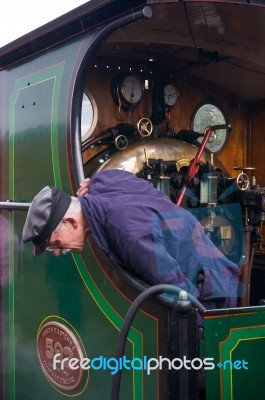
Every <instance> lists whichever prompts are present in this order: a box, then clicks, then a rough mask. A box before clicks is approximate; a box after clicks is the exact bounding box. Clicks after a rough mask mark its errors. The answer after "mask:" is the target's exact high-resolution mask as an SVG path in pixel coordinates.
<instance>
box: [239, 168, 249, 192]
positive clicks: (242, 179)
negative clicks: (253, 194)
mask: <svg viewBox="0 0 265 400" xmlns="http://www.w3.org/2000/svg"><path fill="white" fill-rule="evenodd" d="M236 184H237V187H238V189H239V190H247V188H248V187H249V177H248V176H247V174H245V172H241V173H240V174H239V175H238V177H237V178H236Z"/></svg>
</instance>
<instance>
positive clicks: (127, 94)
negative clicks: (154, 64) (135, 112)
mask: <svg viewBox="0 0 265 400" xmlns="http://www.w3.org/2000/svg"><path fill="white" fill-rule="evenodd" d="M121 93H122V96H123V97H124V99H125V100H126V101H127V102H128V103H130V104H136V103H138V102H139V101H140V100H141V98H142V96H143V85H142V83H141V81H140V79H138V78H137V77H136V76H133V75H129V76H127V77H126V78H124V79H123V81H122V84H121Z"/></svg>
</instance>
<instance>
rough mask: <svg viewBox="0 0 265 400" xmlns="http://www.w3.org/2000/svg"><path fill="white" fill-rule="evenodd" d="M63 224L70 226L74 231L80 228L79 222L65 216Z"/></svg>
mask: <svg viewBox="0 0 265 400" xmlns="http://www.w3.org/2000/svg"><path fill="white" fill-rule="evenodd" d="M63 223H64V224H70V225H71V226H72V227H73V228H74V229H77V228H78V222H77V220H76V218H73V217H69V216H65V217H63Z"/></svg>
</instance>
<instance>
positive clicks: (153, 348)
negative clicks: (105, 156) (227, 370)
mask: <svg viewBox="0 0 265 400" xmlns="http://www.w3.org/2000/svg"><path fill="white" fill-rule="evenodd" d="M83 39H84V38H82V37H80V38H78V39H73V40H72V41H69V42H67V44H63V45H61V46H58V47H56V48H53V49H50V50H47V51H46V52H44V53H43V54H41V55H39V56H38V57H33V58H32V59H29V60H26V61H25V62H24V63H21V64H20V65H16V66H14V67H12V68H10V69H9V70H7V71H5V72H4V85H3V97H4V103H5V107H6V113H5V116H4V118H3V154H4V161H3V165H4V169H5V178H4V182H3V196H4V199H10V200H12V201H18V202H21V201H22V202H23V201H25V202H28V201H31V200H32V197H33V196H34V195H35V194H36V192H37V191H39V190H40V188H41V187H43V186H45V185H47V184H48V185H56V186H58V187H62V188H64V189H65V190H67V191H68V192H69V193H71V186H72V185H71V178H70V174H69V170H70V169H71V165H69V160H68V158H67V133H69V129H70V127H69V126H68V121H69V118H68V115H67V110H68V102H69V101H70V100H69V93H72V92H73V88H72V86H71V85H73V82H74V79H73V76H74V74H76V73H77V69H76V63H77V59H78V57H80V52H81V49H82V46H83ZM1 215H4V216H5V220H6V221H7V226H8V230H9V236H8V237H9V240H8V241H7V243H6V246H7V247H6V258H5V262H4V265H3V276H5V277H6V282H5V285H4V290H3V310H4V315H5V316H4V328H3V334H4V337H3V341H4V357H3V364H4V400H25V399H27V400H31V399H32V400H33V399H34V400H35V399H38V400H44V399H47V398H50V399H53V400H56V399H61V398H62V396H63V397H67V396H68V397H69V396H70V397H71V396H72V397H73V396H78V398H80V399H87V398H100V399H102V400H104V399H109V396H110V389H111V383H112V375H111V373H110V371H108V370H100V371H90V372H89V374H88V379H87V378H86V379H85V383H83V386H82V385H81V387H80V388H77V389H76V390H75V391H74V392H72V393H66V392H65V391H64V390H60V389H58V388H56V387H55V386H54V385H52V384H51V383H50V382H49V381H48V380H47V378H46V377H45V375H44V374H43V372H42V370H41V367H40V363H39V360H38V354H37V353H38V352H37V335H38V331H39V329H40V327H41V326H42V324H43V323H44V322H45V321H50V320H54V321H58V322H60V321H64V323H65V325H67V326H70V327H72V329H73V330H74V332H76V334H77V335H78V338H80V342H81V343H82V346H83V348H84V352H85V354H87V355H88V356H89V358H92V357H98V356H100V355H103V356H104V357H107V358H109V357H113V356H114V355H115V349H116V344H117V339H118V334H119V331H120V329H121V325H122V322H123V318H124V316H125V314H126V312H127V310H128V308H129V306H130V301H129V300H128V299H127V298H126V295H124V294H122V293H120V292H119V291H118V290H117V289H116V287H115V286H114V285H113V283H112V282H111V281H110V280H109V278H108V277H107V276H106V274H105V273H104V270H103V269H102V268H100V266H99V264H98V260H97V259H96V257H95V255H94V254H93V252H92V250H91V248H90V246H89V245H88V244H87V246H86V248H85V251H84V252H83V254H82V256H80V255H76V256H71V255H67V256H65V257H60V258H58V259H55V258H54V257H53V256H51V255H50V254H45V255H43V256H42V257H40V258H34V257H33V256H32V253H31V245H30V244H25V245H23V243H22V242H21V237H22V229H23V224H24V219H25V213H24V212H21V211H20V212H14V213H9V212H5V211H4V212H2V214H1ZM6 236H7V235H6ZM157 340H158V320H157V318H156V317H155V316H152V315H148V314H146V313H143V312H140V313H139V314H138V315H137V317H136V318H135V321H134V323H133V327H132V329H131V330H130V333H129V338H128V344H127V347H126V355H127V357H128V358H129V359H132V358H135V357H138V358H143V356H144V355H146V356H147V357H154V356H157ZM157 379H158V375H157V373H153V374H151V375H150V376H146V374H144V373H143V372H142V371H140V370H135V371H134V372H133V371H123V374H122V385H121V398H126V399H128V400H130V399H134V400H141V399H149V398H150V396H151V397H152V399H156V398H157V397H158V382H157Z"/></svg>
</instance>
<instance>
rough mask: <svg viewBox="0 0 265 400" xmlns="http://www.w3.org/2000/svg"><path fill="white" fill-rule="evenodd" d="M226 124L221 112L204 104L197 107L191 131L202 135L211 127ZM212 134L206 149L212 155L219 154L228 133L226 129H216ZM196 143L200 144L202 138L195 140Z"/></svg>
mask: <svg viewBox="0 0 265 400" xmlns="http://www.w3.org/2000/svg"><path fill="white" fill-rule="evenodd" d="M223 124H227V122H226V120H225V117H224V115H223V113H222V111H221V110H220V109H219V108H218V107H216V106H215V105H213V104H204V105H203V106H201V107H199V108H198V110H197V111H196V113H195V115H194V118H193V127H192V129H193V130H194V131H196V132H199V133H204V132H205V129H206V128H208V127H210V126H213V125H223ZM213 133H214V134H213V135H212V137H210V139H209V142H208V143H207V145H206V148H207V149H208V150H210V151H211V152H212V153H217V152H219V151H220V150H221V149H222V148H223V147H224V145H225V143H226V139H227V134H228V131H227V129H218V130H217V131H215V132H213ZM197 140H198V142H200V143H201V142H202V140H203V137H200V138H198V139H197Z"/></svg>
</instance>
